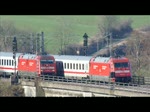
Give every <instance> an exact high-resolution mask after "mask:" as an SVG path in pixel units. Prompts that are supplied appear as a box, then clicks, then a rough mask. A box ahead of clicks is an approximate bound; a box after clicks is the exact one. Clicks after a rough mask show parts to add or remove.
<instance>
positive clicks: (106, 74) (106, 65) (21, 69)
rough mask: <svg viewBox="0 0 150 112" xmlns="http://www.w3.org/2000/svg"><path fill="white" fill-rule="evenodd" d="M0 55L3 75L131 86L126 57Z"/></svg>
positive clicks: (0, 66) (0, 73) (128, 64)
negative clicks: (57, 78) (68, 79)
mask: <svg viewBox="0 0 150 112" xmlns="http://www.w3.org/2000/svg"><path fill="white" fill-rule="evenodd" d="M13 56H14V54H13V53H12V52H0V75H8V76H11V75H12V74H14V73H17V74H18V75H19V76H23V75H32V76H37V75H38V76H41V75H52V76H62V77H70V78H80V79H81V78H82V79H84V78H86V79H90V80H99V81H106V82H108V81H111V82H127V83H128V82H131V79H132V73H131V65H130V62H129V59H128V58H126V57H100V56H96V57H93V56H74V55H52V54H47V55H36V54H24V53H16V58H15V62H16V64H15V63H14V58H13Z"/></svg>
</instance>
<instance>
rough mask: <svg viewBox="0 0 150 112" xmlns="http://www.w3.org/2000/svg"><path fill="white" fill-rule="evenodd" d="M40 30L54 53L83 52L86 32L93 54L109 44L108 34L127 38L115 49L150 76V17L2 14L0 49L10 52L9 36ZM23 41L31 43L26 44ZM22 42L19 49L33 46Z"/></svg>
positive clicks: (25, 35) (115, 37)
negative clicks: (106, 36)
mask: <svg viewBox="0 0 150 112" xmlns="http://www.w3.org/2000/svg"><path fill="white" fill-rule="evenodd" d="M41 31H43V32H44V34H45V47H46V51H47V52H48V53H51V54H75V55H77V54H78V53H77V51H78V52H80V55H83V52H84V51H83V50H84V48H83V34H84V33H87V34H88V36H89V38H88V39H89V40H88V41H89V42H88V47H89V48H88V50H89V51H88V53H89V54H90V55H91V54H93V53H95V52H97V51H99V50H100V49H102V48H104V47H106V46H107V43H110V41H108V39H109V38H110V37H108V39H107V38H104V37H105V35H106V34H108V33H111V34H112V38H113V39H122V38H126V37H128V39H126V41H127V42H126V43H125V44H123V45H122V46H117V47H115V48H114V49H113V52H114V53H116V54H119V55H126V56H127V57H129V59H130V60H131V65H132V69H133V73H134V74H137V75H143V74H144V75H147V76H150V74H149V73H150V71H149V68H150V64H149V63H150V59H149V43H148V42H149V31H150V16H121V15H118V16H0V50H1V51H11V45H10V42H11V41H12V40H11V39H10V38H8V37H9V36H14V35H16V36H17V37H27V38H28V37H29V35H30V34H31V33H33V34H34V35H35V34H37V33H41ZM18 35H24V36H18ZM21 42H22V43H21ZM24 42H26V43H28V45H27V44H26V45H25V46H23V43H24ZM113 42H115V41H113ZM19 43H20V45H18V48H19V50H20V51H22V52H25V50H23V48H24V49H26V50H28V49H30V48H29V40H28V39H26V40H25V41H22V40H19ZM34 44H35V43H34ZM26 47H27V48H26Z"/></svg>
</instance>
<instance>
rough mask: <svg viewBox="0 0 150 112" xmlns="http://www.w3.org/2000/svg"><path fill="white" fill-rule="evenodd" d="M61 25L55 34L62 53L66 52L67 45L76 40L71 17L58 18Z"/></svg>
mask: <svg viewBox="0 0 150 112" xmlns="http://www.w3.org/2000/svg"><path fill="white" fill-rule="evenodd" d="M58 23H59V26H58V27H57V29H56V32H55V34H54V36H55V37H56V41H57V42H58V44H59V46H60V49H59V50H60V51H59V52H60V54H66V50H65V49H66V47H67V46H68V45H69V44H70V43H72V42H73V41H74V39H73V38H71V37H73V36H74V33H73V26H72V21H71V20H70V19H69V17H64V16H62V17H60V18H59V19H58Z"/></svg>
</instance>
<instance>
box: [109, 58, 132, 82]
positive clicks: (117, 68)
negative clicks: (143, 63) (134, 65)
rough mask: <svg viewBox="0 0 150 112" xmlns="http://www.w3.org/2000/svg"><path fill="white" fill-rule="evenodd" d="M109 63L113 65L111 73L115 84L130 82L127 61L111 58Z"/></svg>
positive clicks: (125, 59)
mask: <svg viewBox="0 0 150 112" xmlns="http://www.w3.org/2000/svg"><path fill="white" fill-rule="evenodd" d="M111 63H112V64H113V67H114V68H113V72H114V75H115V80H116V82H130V81H131V70H130V63H129V59H127V58H125V57H122V58H112V59H111Z"/></svg>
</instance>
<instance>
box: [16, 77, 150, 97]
mask: <svg viewBox="0 0 150 112" xmlns="http://www.w3.org/2000/svg"><path fill="white" fill-rule="evenodd" d="M19 83H20V84H21V85H22V87H23V88H24V91H25V95H26V96H29V97H38V96H39V95H38V94H37V92H38V91H39V90H40V91H42V92H43V93H44V94H43V95H42V96H45V97H147V96H150V89H148V88H143V87H138V86H135V87H130V86H116V85H114V84H111V85H108V84H98V85H95V84H94V83H93V84H86V83H73V82H71V81H67V82H63V81H49V80H47V81H45V80H41V79H40V80H24V79H20V80H19Z"/></svg>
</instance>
